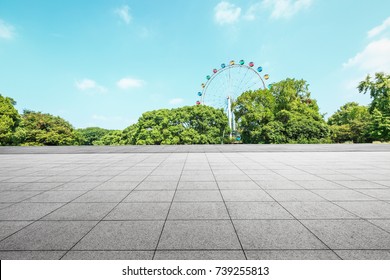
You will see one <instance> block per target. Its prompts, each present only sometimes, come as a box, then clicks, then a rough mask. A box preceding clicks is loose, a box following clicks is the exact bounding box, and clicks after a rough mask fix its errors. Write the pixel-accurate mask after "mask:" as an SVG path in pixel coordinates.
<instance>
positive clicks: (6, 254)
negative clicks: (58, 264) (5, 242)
mask: <svg viewBox="0 0 390 280" xmlns="http://www.w3.org/2000/svg"><path fill="white" fill-rule="evenodd" d="M65 252H66V251H0V259H1V260H59V259H60V258H61V257H62V256H63V255H64V254H65Z"/></svg>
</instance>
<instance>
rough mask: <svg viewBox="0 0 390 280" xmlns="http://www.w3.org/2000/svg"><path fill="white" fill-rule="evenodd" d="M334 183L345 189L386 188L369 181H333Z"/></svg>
mask: <svg viewBox="0 0 390 280" xmlns="http://www.w3.org/2000/svg"><path fill="white" fill-rule="evenodd" d="M335 183H338V184H340V185H342V186H345V187H347V188H351V189H381V188H382V189H385V188H386V186H383V185H379V184H376V183H374V182H371V181H337V180H335Z"/></svg>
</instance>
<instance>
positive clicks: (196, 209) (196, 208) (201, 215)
mask: <svg viewBox="0 0 390 280" xmlns="http://www.w3.org/2000/svg"><path fill="white" fill-rule="evenodd" d="M192 219H215V220H218V219H229V215H228V213H227V210H226V207H225V204H224V203H223V202H199V203H197V202H185V203H181V202H174V203H173V204H172V206H171V210H170V211H169V216H168V220H192Z"/></svg>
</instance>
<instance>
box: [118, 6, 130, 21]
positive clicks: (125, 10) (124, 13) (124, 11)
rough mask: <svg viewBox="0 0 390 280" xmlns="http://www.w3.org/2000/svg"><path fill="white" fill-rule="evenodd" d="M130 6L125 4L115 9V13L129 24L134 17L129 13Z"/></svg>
mask: <svg viewBox="0 0 390 280" xmlns="http://www.w3.org/2000/svg"><path fill="white" fill-rule="evenodd" d="M129 11H130V8H129V6H127V5H124V6H122V7H120V8H118V9H116V10H115V13H116V14H117V15H118V16H119V17H120V18H121V19H122V20H123V21H124V22H125V23H126V24H129V23H130V21H131V19H132V17H131V15H130V13H129Z"/></svg>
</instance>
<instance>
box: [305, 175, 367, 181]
mask: <svg viewBox="0 0 390 280" xmlns="http://www.w3.org/2000/svg"><path fill="white" fill-rule="evenodd" d="M319 177H321V178H323V179H325V180H329V181H337V182H338V183H341V182H342V181H345V182H353V181H358V180H360V179H359V178H356V177H354V176H350V175H346V174H322V175H319ZM297 180H300V179H297Z"/></svg>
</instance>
